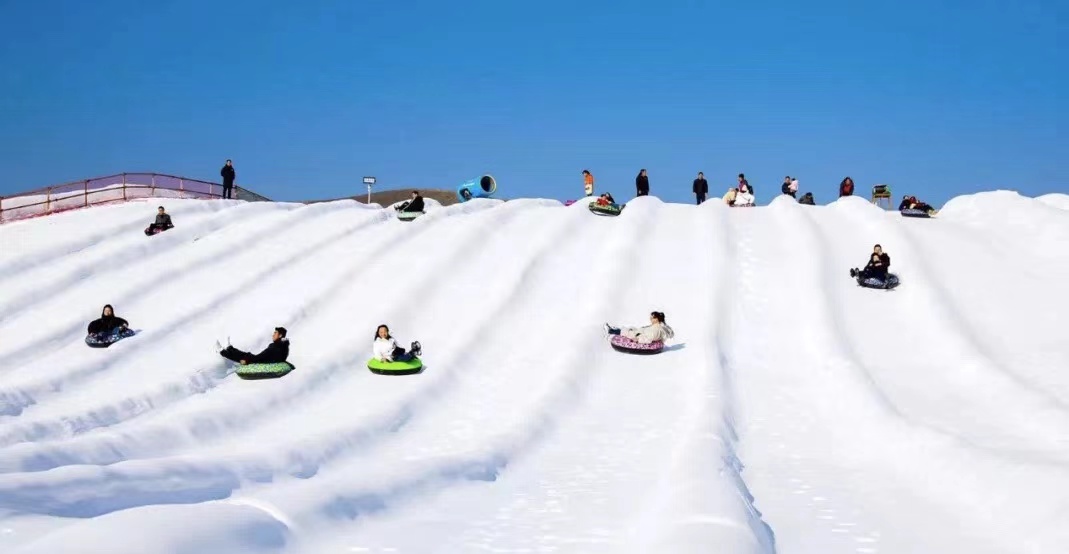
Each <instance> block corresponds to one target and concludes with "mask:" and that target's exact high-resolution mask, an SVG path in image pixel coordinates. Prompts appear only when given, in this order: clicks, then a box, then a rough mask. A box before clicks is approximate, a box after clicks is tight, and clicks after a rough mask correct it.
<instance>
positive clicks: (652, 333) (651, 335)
mask: <svg viewBox="0 0 1069 554" xmlns="http://www.w3.org/2000/svg"><path fill="white" fill-rule="evenodd" d="M605 330H606V331H607V332H608V333H609V334H610V335H622V336H625V337H627V338H629V339H631V340H633V341H635V342H637V343H640V344H650V343H651V342H664V341H665V340H666V339H670V338H672V337H674V336H675V331H673V330H672V328H671V327H669V326H668V324H667V323H665V322H664V312H651V313H650V324H649V325H647V326H645V327H624V328H622V329H621V328H620V327H613V326H612V325H609V324H608V323H606V324H605Z"/></svg>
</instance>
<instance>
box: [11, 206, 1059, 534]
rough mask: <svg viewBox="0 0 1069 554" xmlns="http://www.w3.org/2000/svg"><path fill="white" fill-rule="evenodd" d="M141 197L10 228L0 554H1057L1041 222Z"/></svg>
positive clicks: (1054, 435) (710, 209) (1052, 214)
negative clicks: (642, 334) (376, 347)
mask: <svg viewBox="0 0 1069 554" xmlns="http://www.w3.org/2000/svg"><path fill="white" fill-rule="evenodd" d="M158 202H159V200H158V199H152V200H150V201H135V202H129V203H126V204H122V205H112V206H104V207H96V208H89V209H84V210H78V211H72V212H68V213H63V214H58V215H54V216H49V217H45V218H38V219H33V220H27V221H19V222H15V223H10V224H5V225H0V247H2V248H0V552H4V553H8V554H30V553H42V554H55V553H108V554H125V553H130V554H133V553H137V554H156V553H190V554H192V553H206V552H211V553H227V554H233V553H316V554H320V553H335V552H336V553H351V552H375V553H377V552H419V553H423V552H434V553H454V552H599V553H600V552H612V553H621V552H623V553H631V552H635V553H638V552H643V553H645V552H650V553H683V554H686V553H692V552H693V553H697V552H719V553H772V552H780V553H786V554H793V553H821V554H836V553H857V554H877V553H929V552H930V553H950V552H963V553H964V552H968V553H970V554H989V553H990V554H995V553H999V554H1007V553H1022V554H1024V553H1029V554H1037V553H1052V554H1053V553H1059V552H1069V525H1066V522H1069V340H1067V338H1069V331H1067V327H1069V325H1067V324H1069V315H1067V314H1069V287H1067V286H1066V283H1069V254H1067V253H1066V249H1065V244H1067V243H1069V242H1067V241H1069V213H1066V212H1065V209H1064V208H1065V206H1064V203H1063V205H1062V206H1061V207H1057V206H1054V205H1053V204H1056V203H1057V198H1046V199H1045V200H1038V199H1031V198H1025V197H1022V196H1019V195H1017V194H1016V193H1012V192H1006V191H998V192H991V193H982V194H975V195H970V196H963V197H959V198H956V199H954V200H952V201H951V202H949V203H948V204H947V205H946V206H944V208H943V209H942V211H941V212H940V213H939V215H938V216H937V217H936V218H933V219H907V218H903V217H900V216H898V215H897V213H894V212H884V211H882V210H880V209H879V208H876V207H874V206H872V205H871V204H869V203H867V202H865V201H864V200H863V199H860V198H857V197H848V198H844V199H840V200H838V201H836V202H834V203H833V204H831V205H828V206H802V205H799V204H797V203H795V202H793V201H791V200H788V199H787V198H786V197H782V196H781V197H779V198H777V199H776V200H775V201H773V202H772V203H771V205H769V206H763V207H757V208H752V209H745V210H743V209H739V210H735V209H731V208H727V207H725V206H724V205H723V204H722V203H720V202H715V201H712V202H708V203H706V204H704V205H701V206H689V205H680V204H666V203H663V202H661V201H660V200H658V199H657V198H655V197H641V198H637V199H634V200H632V201H630V202H628V204H627V207H626V208H625V209H624V210H623V212H622V214H621V215H620V216H619V217H603V216H597V215H593V214H591V213H590V212H589V211H588V210H587V207H586V202H578V203H576V204H573V205H572V206H569V207H564V206H562V205H561V204H560V203H559V202H557V201H554V200H541V199H524V200H513V201H509V202H502V201H499V200H486V199H476V200H472V201H470V202H467V203H464V204H459V205H452V206H446V207H440V206H435V209H433V210H429V211H428V213H427V214H426V215H424V216H421V217H420V218H418V219H416V220H415V221H412V222H402V221H399V220H397V219H396V214H395V213H394V212H393V210H391V209H389V207H387V208H385V209H382V208H381V207H380V206H377V205H372V206H366V205H363V204H360V203H358V202H355V201H351V200H347V201H337V202H330V203H321V204H312V205H301V204H287V203H269V202H257V203H245V202H242V201H232V200H231V201H227V200H167V201H166V203H165V206H166V207H167V209H168V211H169V212H170V213H171V214H172V217H173V219H174V223H175V228H174V229H172V230H169V231H167V232H165V233H162V234H160V235H157V236H154V237H146V236H145V235H144V234H143V233H142V229H143V228H144V227H145V226H147V225H148V223H149V222H151V220H152V218H153V216H154V215H155V214H154V208H155V205H156V203H158ZM874 243H880V244H881V245H882V246H883V247H884V249H885V250H886V251H887V252H888V253H889V254H890V256H891V270H892V271H893V272H896V273H897V274H898V275H899V276H900V278H901V280H902V285H901V286H900V287H898V288H897V289H896V290H893V291H881V290H871V289H863V288H860V287H858V286H856V284H855V283H854V282H853V281H852V280H851V279H850V277H849V275H848V269H849V268H850V267H856V266H859V265H863V264H864V262H865V260H866V259H867V257H868V253H869V252H870V251H871V248H872V246H873V244H874ZM106 303H110V304H113V305H114V306H115V309H116V312H117V315H119V316H120V317H123V318H126V319H128V320H129V321H130V325H131V328H133V329H135V330H137V331H138V334H137V335H136V336H134V337H131V338H128V339H125V340H123V341H121V342H119V343H117V344H115V345H113V346H112V347H110V348H107V349H90V348H88V347H87V346H86V345H85V344H84V342H83V338H84V335H85V328H86V325H87V324H88V322H89V321H90V320H92V319H95V318H96V317H98V316H99V314H100V310H101V307H102V306H103V305H104V304H106ZM653 310H658V311H663V312H665V313H666V315H667V320H668V323H669V324H670V325H671V326H672V327H673V329H674V330H675V332H676V336H675V338H674V339H673V340H672V341H670V342H669V347H668V348H667V349H666V350H665V351H664V352H662V353H660V354H657V355H653V356H638V355H629V354H623V353H619V352H616V351H614V350H612V349H611V348H610V347H609V344H608V342H607V341H606V337H605V335H604V330H603V324H604V323H605V322H611V323H616V324H619V325H642V324H645V323H646V322H647V321H648V314H649V312H650V311H653ZM379 323H387V324H389V325H390V327H391V330H392V332H393V334H394V336H395V337H397V339H398V341H399V342H400V343H401V344H404V345H407V344H408V343H409V342H411V341H413V340H419V341H420V342H421V343H422V346H423V351H424V354H423V360H424V362H425V371H424V372H423V373H420V374H417V375H409V376H380V375H375V374H372V373H370V372H369V371H368V370H367V369H366V361H367V359H368V358H369V357H370V355H371V342H372V336H373V334H374V331H375V327H376V326H377V325H378V324H379ZM278 325H283V326H285V327H287V328H288V330H289V339H290V342H291V350H290V357H289V359H290V361H291V362H292V363H293V364H294V365H295V366H296V368H297V369H296V370H295V371H294V372H292V373H290V374H289V375H287V376H285V377H283V378H281V379H274V380H261V381H243V380H240V379H238V378H237V377H236V376H235V375H232V374H229V372H231V371H232V368H230V366H229V364H228V363H226V362H225V361H224V360H223V359H222V358H221V357H219V356H218V354H217V353H216V352H215V351H214V349H213V345H214V343H215V341H216V340H219V341H221V342H222V343H223V344H226V341H227V338H228V337H229V339H230V341H231V342H232V343H233V344H234V345H235V346H237V347H239V348H242V349H245V350H252V351H259V350H260V349H262V348H263V347H264V346H266V344H267V342H268V341H269V340H270V334H271V331H272V329H273V327H275V326H278Z"/></svg>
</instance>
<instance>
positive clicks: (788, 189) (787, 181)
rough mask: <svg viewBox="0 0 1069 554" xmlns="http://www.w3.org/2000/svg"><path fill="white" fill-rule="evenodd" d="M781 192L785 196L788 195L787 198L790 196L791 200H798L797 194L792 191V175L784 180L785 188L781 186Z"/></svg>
mask: <svg viewBox="0 0 1069 554" xmlns="http://www.w3.org/2000/svg"><path fill="white" fill-rule="evenodd" d="M779 190H780V192H782V193H783V194H786V195H787V196H790V197H791V198H798V196H796V194H797V192H796V191H793V190H791V177H790V175H788V176H786V177H784V178H783V186H781V187H780V188H779Z"/></svg>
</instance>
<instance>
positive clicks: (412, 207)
mask: <svg viewBox="0 0 1069 554" xmlns="http://www.w3.org/2000/svg"><path fill="white" fill-rule="evenodd" d="M423 208H424V205H423V197H422V196H420V194H419V191H418V190H414V191H412V200H409V201H407V202H405V203H404V204H401V205H400V206H397V208H396V210H397V211H399V212H422V211H423Z"/></svg>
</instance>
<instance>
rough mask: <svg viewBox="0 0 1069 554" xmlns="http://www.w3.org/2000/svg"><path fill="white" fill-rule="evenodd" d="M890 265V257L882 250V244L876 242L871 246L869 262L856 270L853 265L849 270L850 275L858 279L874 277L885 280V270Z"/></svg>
mask: <svg viewBox="0 0 1069 554" xmlns="http://www.w3.org/2000/svg"><path fill="white" fill-rule="evenodd" d="M890 267H891V257H890V256H888V255H887V253H886V252H884V251H883V247H882V246H880V245H878V244H877V245H876V246H873V247H872V255H871V256H869V263H868V264H867V265H866V266H865V269H862V270H860V271H858V269H857V268H856V267H855V268H853V269H851V270H850V276H851V277H857V278H859V279H868V278H870V277H874V278H876V279H879V280H881V281H885V280H887V270H888V268H890Z"/></svg>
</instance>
